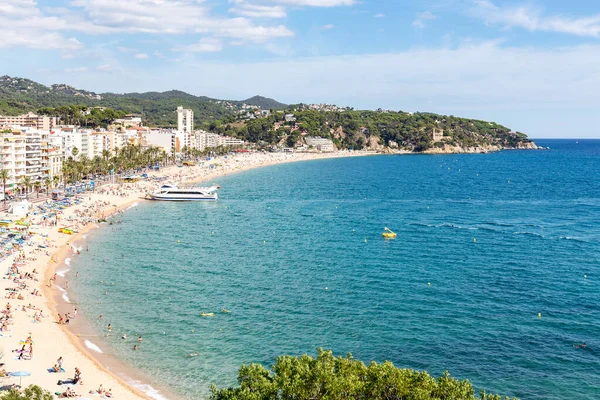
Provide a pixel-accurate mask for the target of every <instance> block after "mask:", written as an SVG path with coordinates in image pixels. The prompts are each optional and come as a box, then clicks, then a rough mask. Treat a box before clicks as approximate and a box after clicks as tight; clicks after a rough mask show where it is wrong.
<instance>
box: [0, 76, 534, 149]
mask: <svg viewBox="0 0 600 400" xmlns="http://www.w3.org/2000/svg"><path fill="white" fill-rule="evenodd" d="M243 104H246V105H250V104H251V105H253V106H257V107H260V108H262V109H271V110H272V114H271V115H270V116H268V117H265V118H261V117H260V115H261V114H260V113H258V112H257V113H251V115H250V117H252V118H254V117H255V116H258V118H256V119H249V120H246V121H240V119H239V115H240V111H241V113H242V114H248V108H244V109H243V110H242V106H243ZM95 106H102V107H109V108H110V109H109V110H106V111H103V112H99V111H97V110H96V111H94V113H92V114H90V113H89V112H86V109H87V110H88V111H89V109H90V108H91V107H95ZM178 106H183V107H185V108H191V109H192V110H193V111H194V119H195V123H196V127H197V128H204V129H206V130H208V131H211V132H217V133H221V134H225V135H229V136H234V137H239V138H241V139H244V140H246V141H248V142H252V143H259V144H261V145H264V146H272V145H280V146H289V147H292V146H299V145H303V144H305V143H306V140H305V138H306V137H307V136H320V137H324V138H330V139H332V140H333V142H334V144H335V146H336V147H337V148H338V149H346V148H350V149H364V148H369V149H374V150H383V151H386V150H390V149H391V150H393V149H397V150H403V151H415V152H421V151H430V152H435V151H440V152H454V151H461V149H475V150H471V151H478V149H483V150H498V149H502V148H535V145H534V144H533V143H532V142H531V140H529V139H528V138H527V136H526V135H525V134H523V133H519V132H512V131H511V130H510V129H509V128H507V127H505V126H502V125H499V124H497V123H495V122H486V121H480V120H475V119H468V118H459V117H455V116H445V115H437V114H432V113H423V112H418V113H414V114H413V113H406V112H402V111H397V112H396V111H382V110H378V111H358V110H357V111H355V110H352V109H349V108H348V109H341V108H335V109H334V111H316V110H308V109H306V107H304V106H302V107H301V106H296V107H294V106H286V105H285V104H283V103H279V102H277V101H275V100H273V99H269V98H265V97H261V96H254V97H252V98H250V99H247V100H244V101H227V100H215V99H211V98H209V97H205V96H194V95H191V94H188V93H185V92H182V91H178V90H171V91H168V92H147V93H127V94H115V93H103V94H96V93H93V92H88V91H85V90H79V89H75V88H73V87H71V86H68V85H52V86H51V87H47V86H44V85H41V84H39V83H36V82H33V81H31V80H28V79H22V78H11V77H8V76H3V77H0V114H9V115H15V114H19V113H23V112H26V111H35V112H41V113H44V114H47V115H52V114H53V113H54V114H55V115H58V116H61V117H62V118H63V121H68V122H70V123H81V124H84V125H85V126H107V125H108V124H109V123H110V119H111V118H113V117H114V118H118V117H121V116H123V115H124V114H126V113H135V114H140V115H141V116H142V119H143V122H144V124H145V125H149V126H160V127H175V126H176V123H177V114H176V113H175V110H176V109H177V107H178ZM286 107H287V109H282V108H286ZM286 114H293V118H292V120H286V119H285V115H286ZM434 132H436V133H437V136H435V135H434Z"/></svg>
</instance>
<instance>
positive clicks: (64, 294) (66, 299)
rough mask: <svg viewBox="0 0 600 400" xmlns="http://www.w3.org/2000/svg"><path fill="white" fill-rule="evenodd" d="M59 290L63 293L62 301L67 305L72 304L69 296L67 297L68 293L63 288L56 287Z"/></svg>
mask: <svg viewBox="0 0 600 400" xmlns="http://www.w3.org/2000/svg"><path fill="white" fill-rule="evenodd" d="M56 287H57V288H58V290H60V291H61V292H62V296H61V297H62V299H63V300H64V301H66V302H67V303H70V302H71V300H70V299H69V296H68V295H67V291H66V290H65V289H63V288H61V287H60V286H56Z"/></svg>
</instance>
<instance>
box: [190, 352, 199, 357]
mask: <svg viewBox="0 0 600 400" xmlns="http://www.w3.org/2000/svg"><path fill="white" fill-rule="evenodd" d="M188 357H198V353H197V352H196V353H190V354H188Z"/></svg>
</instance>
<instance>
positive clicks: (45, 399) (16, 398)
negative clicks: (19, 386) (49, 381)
mask: <svg viewBox="0 0 600 400" xmlns="http://www.w3.org/2000/svg"><path fill="white" fill-rule="evenodd" d="M52 399H54V396H53V395H52V393H50V392H48V391H46V390H44V389H42V388H41V387H39V386H37V385H31V386H29V387H27V388H25V390H24V391H23V393H20V392H19V391H17V390H9V391H8V392H6V393H5V394H3V395H2V397H0V400H52Z"/></svg>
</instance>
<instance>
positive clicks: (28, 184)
mask: <svg viewBox="0 0 600 400" xmlns="http://www.w3.org/2000/svg"><path fill="white" fill-rule="evenodd" d="M21 187H22V188H24V189H25V200H27V197H28V196H27V195H28V193H29V189H31V178H29V177H28V176H26V177H24V178H23V179H21Z"/></svg>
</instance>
